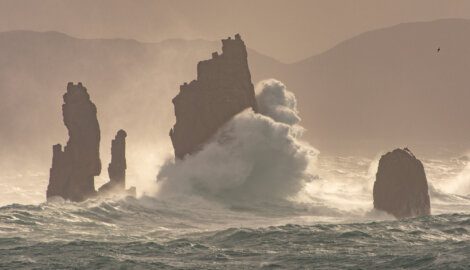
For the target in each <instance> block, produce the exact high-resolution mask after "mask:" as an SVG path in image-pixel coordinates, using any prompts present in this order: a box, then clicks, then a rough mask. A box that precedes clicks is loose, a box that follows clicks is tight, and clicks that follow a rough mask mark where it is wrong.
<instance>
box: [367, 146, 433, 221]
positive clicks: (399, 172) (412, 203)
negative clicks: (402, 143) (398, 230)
mask: <svg viewBox="0 0 470 270" xmlns="http://www.w3.org/2000/svg"><path fill="white" fill-rule="evenodd" d="M374 208H375V209H378V210H382V211H385V212H387V213H389V214H391V215H393V216H395V217H396V218H407V217H417V216H424V215H430V214H431V203H430V200H429V193H428V182H427V179H426V173H425V172H424V167H423V164H422V163H421V161H420V160H419V159H417V158H416V157H415V156H414V155H413V153H412V152H411V151H410V150H409V149H408V148H404V149H395V150H393V151H392V152H388V153H387V154H385V155H383V156H382V157H381V158H380V161H379V168H378V170H377V175H376V180H375V183H374Z"/></svg>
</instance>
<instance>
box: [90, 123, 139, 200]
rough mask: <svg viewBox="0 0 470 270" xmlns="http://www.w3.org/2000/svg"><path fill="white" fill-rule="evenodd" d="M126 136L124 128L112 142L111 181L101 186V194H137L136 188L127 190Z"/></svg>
mask: <svg viewBox="0 0 470 270" xmlns="http://www.w3.org/2000/svg"><path fill="white" fill-rule="evenodd" d="M126 137H127V133H126V132H125V131H124V130H122V129H121V130H119V131H118V132H117V134H116V136H115V138H114V140H113V141H112V142H111V163H109V166H108V175H109V182H108V183H106V184H104V185H103V186H102V187H100V188H99V190H98V191H99V193H100V194H104V195H107V194H111V193H123V192H126V193H128V194H129V195H134V196H135V188H130V189H129V190H127V191H126V169H127V165H126Z"/></svg>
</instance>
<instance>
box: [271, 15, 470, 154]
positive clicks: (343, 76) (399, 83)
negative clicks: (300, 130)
mask: <svg viewBox="0 0 470 270" xmlns="http://www.w3.org/2000/svg"><path fill="white" fill-rule="evenodd" d="M438 47H440V48H441V50H440V52H439V53H438V52H437V49H438ZM275 76H276V77H278V78H279V79H281V80H283V81H284V82H285V83H286V84H287V85H288V87H289V88H290V89H292V90H293V91H294V92H295V93H296V95H297V98H298V100H299V103H300V104H299V107H300V112H301V116H303V124H304V125H305V126H306V127H307V128H308V130H309V131H308V133H307V134H306V137H307V138H308V140H309V141H310V142H312V144H313V145H315V146H317V147H319V148H320V150H323V151H336V152H355V151H359V152H360V151H368V152H370V153H377V152H378V151H380V150H381V149H385V148H388V147H390V146H391V145H397V146H406V145H409V146H411V147H413V146H414V147H419V148H429V149H431V150H432V149H434V151H435V150H436V149H435V148H434V147H435V146H437V145H444V144H448V143H449V144H453V146H454V147H455V148H460V150H462V151H466V150H468V148H469V147H470V124H469V120H468V119H469V116H470V106H469V101H470V21H469V20H458V19H448V20H438V21H433V22H419V23H406V24H400V25H397V26H394V27H390V28H386V29H380V30H375V31H370V32H367V33H364V34H361V35H359V36H357V37H355V38H352V39H350V40H347V41H345V42H343V43H341V44H339V45H337V46H336V47H334V48H332V49H331V50H329V51H327V52H325V53H323V54H320V55H318V56H314V57H311V58H308V59H306V60H304V61H301V62H298V63H295V64H292V65H289V66H286V67H285V68H283V69H282V71H280V72H279V73H277V74H276V75H275ZM429 149H428V150H429Z"/></svg>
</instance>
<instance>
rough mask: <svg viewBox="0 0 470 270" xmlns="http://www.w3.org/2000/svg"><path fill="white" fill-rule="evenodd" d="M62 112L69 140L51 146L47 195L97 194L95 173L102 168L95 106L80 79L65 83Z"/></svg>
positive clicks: (74, 197) (75, 198) (82, 196)
mask: <svg viewBox="0 0 470 270" xmlns="http://www.w3.org/2000/svg"><path fill="white" fill-rule="evenodd" d="M63 98H64V104H63V105H62V114H63V119H64V124H65V126H66V127H67V129H68V134H69V140H68V141H67V145H66V146H65V147H64V149H63V150H62V146H61V145H60V144H56V145H54V146H53V148H52V149H53V152H52V154H53V155H52V167H51V169H50V176H49V185H48V187H47V194H46V196H47V198H50V197H54V196H60V197H62V198H64V199H66V200H70V201H77V202H79V201H83V200H86V199H87V198H89V197H92V196H95V195H96V190H95V184H94V177H95V176H97V175H99V174H100V172H101V161H100V156H99V147H100V127H99V123H98V119H97V116H96V106H95V104H93V102H91V100H90V96H89V94H88V92H87V89H86V88H85V87H83V85H82V84H81V83H78V84H77V85H74V84H73V83H68V85H67V92H66V93H65V94H64V96H63Z"/></svg>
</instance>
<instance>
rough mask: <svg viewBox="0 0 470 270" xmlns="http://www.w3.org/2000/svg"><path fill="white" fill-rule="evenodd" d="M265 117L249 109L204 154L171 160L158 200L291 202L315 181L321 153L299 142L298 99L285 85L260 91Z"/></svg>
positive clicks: (267, 83)
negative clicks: (195, 196)
mask: <svg viewBox="0 0 470 270" xmlns="http://www.w3.org/2000/svg"><path fill="white" fill-rule="evenodd" d="M257 92H258V95H257V101H258V105H259V111H260V113H259V114H257V113H254V112H253V111H252V110H251V109H247V110H245V111H243V112H241V113H240V114H238V115H236V116H235V117H234V118H233V119H232V120H231V121H229V122H228V123H227V124H226V125H225V126H224V127H223V128H222V129H221V130H220V131H219V132H218V133H217V134H216V135H215V137H214V138H213V140H212V141H210V142H209V143H207V144H206V145H205V146H204V148H203V149H202V150H201V151H200V152H198V153H196V154H194V155H191V156H188V157H186V158H185V159H184V160H177V161H173V160H169V161H167V163H166V164H165V165H164V166H163V167H162V168H161V171H160V173H159V175H158V177H157V178H158V181H159V191H158V197H167V196H175V195H181V194H185V195H187V194H199V195H202V196H204V197H206V198H207V197H209V198H212V199H220V200H223V201H227V202H231V203H237V202H242V201H243V202H253V201H273V200H285V199H289V198H291V197H292V196H295V195H296V194H297V193H298V192H299V191H300V190H301V189H302V188H303V187H304V186H305V184H306V183H307V182H310V181H312V179H314V178H315V177H314V175H313V174H312V165H313V163H314V161H315V159H316V156H317V154H318V151H317V150H315V149H314V148H313V147H311V146H309V145H308V144H307V143H305V142H302V141H300V140H299V137H300V135H301V134H302V131H303V128H302V127H301V126H300V125H299V122H300V117H299V115H298V111H297V104H296V100H295V96H294V95H293V93H292V92H289V91H288V90H287V89H286V87H285V86H284V85H283V84H282V83H281V82H279V81H276V80H273V79H271V80H266V81H263V82H261V83H260V84H258V86H257Z"/></svg>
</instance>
